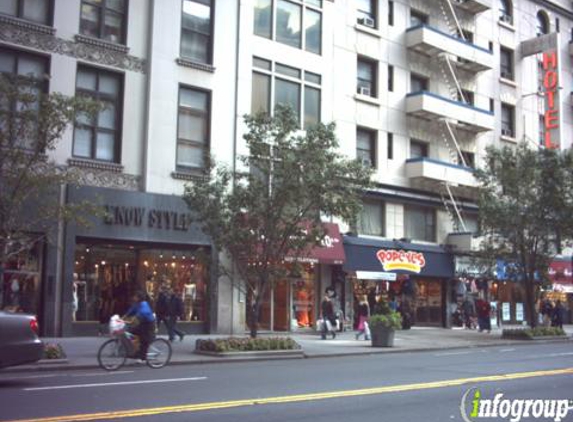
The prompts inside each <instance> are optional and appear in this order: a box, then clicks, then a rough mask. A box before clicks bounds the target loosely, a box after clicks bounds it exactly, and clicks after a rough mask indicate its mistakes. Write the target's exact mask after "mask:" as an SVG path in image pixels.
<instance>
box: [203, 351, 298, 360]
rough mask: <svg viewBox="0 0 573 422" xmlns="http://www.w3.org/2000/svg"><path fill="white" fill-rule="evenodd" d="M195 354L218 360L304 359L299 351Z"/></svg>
mask: <svg viewBox="0 0 573 422" xmlns="http://www.w3.org/2000/svg"><path fill="white" fill-rule="evenodd" d="M194 353H195V354H197V355H203V356H213V357H219V358H246V359H248V358H270V359H272V358H281V359H284V358H293V359H294V358H304V351H303V350H302V349H299V350H260V351H248V352H210V351H205V350H195V351H194Z"/></svg>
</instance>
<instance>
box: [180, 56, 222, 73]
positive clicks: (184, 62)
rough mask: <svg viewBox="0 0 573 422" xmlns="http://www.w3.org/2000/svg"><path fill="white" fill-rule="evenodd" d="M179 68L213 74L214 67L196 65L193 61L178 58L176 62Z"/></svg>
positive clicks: (202, 64) (201, 64) (203, 64)
mask: <svg viewBox="0 0 573 422" xmlns="http://www.w3.org/2000/svg"><path fill="white" fill-rule="evenodd" d="M175 61H176V62H177V64H178V65H179V66H184V67H190V68H192V69H198V70H204V71H205V72H211V73H214V72H215V67H213V66H211V65H210V64H205V63H197V62H194V61H193V60H189V59H185V58H183V57H178V58H177V59H176V60H175Z"/></svg>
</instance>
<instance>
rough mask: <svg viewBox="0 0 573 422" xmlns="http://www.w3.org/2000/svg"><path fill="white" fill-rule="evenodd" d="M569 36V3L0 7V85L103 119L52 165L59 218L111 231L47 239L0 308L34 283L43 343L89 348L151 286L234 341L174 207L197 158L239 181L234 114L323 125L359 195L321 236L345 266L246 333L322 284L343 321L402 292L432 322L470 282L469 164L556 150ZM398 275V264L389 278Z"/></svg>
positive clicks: (225, 1)
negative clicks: (505, 154) (212, 161)
mask: <svg viewBox="0 0 573 422" xmlns="http://www.w3.org/2000/svg"><path fill="white" fill-rule="evenodd" d="M572 27H573V12H572V10H571V4H570V2H568V1H566V0H523V1H519V2H517V1H515V0H514V1H513V2H512V1H511V0H423V1H422V0H411V1H408V0H395V1H389V0H236V1H233V0H218V1H217V0H162V1H159V0H137V1H136V0H132V1H128V0H105V1H103V0H102V1H97V2H96V1H92V0H71V1H70V0H35V1H32V0H13V1H5V2H1V4H0V54H1V56H0V66H1V69H2V72H14V73H29V72H32V73H34V74H36V75H38V77H43V75H49V78H48V83H47V84H46V89H47V90H49V91H50V92H55V91H59V92H63V93H65V94H69V95H74V94H75V93H82V94H87V95H90V96H93V97H95V98H98V99H100V100H102V101H104V102H105V103H106V104H109V107H108V108H106V110H105V111H103V112H102V113H100V115H99V116H98V118H97V121H85V120H79V121H78V122H77V123H76V125H75V127H73V128H70V130H69V131H68V132H67V133H66V136H65V137H64V138H63V139H62V141H61V142H60V143H59V145H58V148H57V149H56V151H54V153H53V157H54V159H55V160H56V161H57V162H58V163H60V164H65V165H69V166H71V167H74V169H77V171H79V172H80V174H81V175H82V176H81V180H82V183H81V186H80V187H74V188H72V187H68V188H67V190H66V192H65V200H68V201H78V200H81V199H88V198H89V199H92V200H93V199H94V198H97V201H99V202H100V203H102V204H103V205H105V206H106V207H107V209H108V216H107V217H106V218H105V219H96V220H94V224H93V225H92V227H89V228H86V227H74V226H73V225H69V227H65V228H63V227H62V228H61V230H60V236H59V237H57V238H58V242H57V244H56V245H51V244H50V245H47V246H46V247H45V248H44V247H43V246H42V245H38V247H37V248H36V249H37V250H36V251H35V252H34V258H33V259H28V260H27V263H26V264H24V265H20V264H18V266H17V268H16V267H15V268H13V269H12V273H11V274H7V275H6V276H5V280H4V281H3V282H4V283H5V286H7V288H5V289H4V291H5V292H8V293H6V295H8V296H9V291H10V289H9V288H8V287H9V285H10V283H12V280H13V279H16V280H17V282H18V283H20V284H21V285H22V287H23V286H24V284H25V283H31V284H30V286H32V287H33V288H32V287H30V289H31V290H33V292H34V297H35V299H34V300H35V303H37V304H38V306H37V307H36V308H35V309H31V310H32V311H34V312H38V313H40V315H41V317H42V321H43V326H44V331H45V333H49V334H65V335H69V334H75V333H83V332H88V331H90V330H93V329H94V324H95V323H97V322H98V321H100V320H101V321H102V322H103V321H104V320H105V318H107V317H108V316H109V314H110V313H111V312H114V311H118V312H119V311H120V309H121V308H122V307H124V306H125V301H126V300H127V297H128V294H129V292H130V291H131V290H133V289H134V288H135V287H136V286H145V287H146V288H147V290H148V293H149V294H150V296H151V297H152V298H153V297H155V295H157V293H158V289H159V288H160V286H162V285H171V286H172V287H173V288H175V290H176V291H177V292H178V294H181V296H182V298H183V299H184V302H185V312H186V319H187V320H188V321H187V322H186V327H185V328H186V329H187V330H189V331H195V332H203V331H212V332H215V331H218V332H233V331H234V332H240V331H241V330H242V329H243V328H244V322H245V318H244V302H245V301H244V297H243V296H242V295H241V294H240V292H238V291H237V290H236V289H233V288H232V287H231V286H230V284H229V283H228V282H226V281H224V280H216V279H214V278H213V277H212V276H211V275H209V272H208V266H209V262H210V259H211V255H212V254H213V252H212V250H211V248H210V243H209V239H208V238H206V237H205V236H203V235H202V234H201V233H199V231H197V230H196V228H195V227H194V226H189V224H188V215H187V213H188V210H187V208H186V205H185V204H184V203H183V201H182V200H181V199H180V195H181V194H182V193H183V189H184V185H185V182H186V181H188V180H192V178H193V176H194V175H196V174H197V171H198V170H200V169H201V167H202V166H203V165H204V159H205V157H206V154H209V155H212V156H214V157H215V158H216V159H217V160H219V161H223V162H226V163H228V164H230V165H237V161H236V159H237V157H238V155H240V154H244V153H245V152H246V150H245V144H244V141H243V140H242V135H243V133H244V131H245V126H244V124H243V122H242V117H241V116H242V115H244V114H245V113H251V112H256V111H260V110H266V111H268V112H270V113H272V110H273V106H274V105H275V104H277V103H287V104H290V105H291V106H292V107H293V108H294V109H295V110H296V111H297V112H298V113H299V116H300V122H301V128H302V129H304V127H305V126H308V125H311V124H313V123H315V122H318V121H323V122H329V121H334V122H335V123H336V125H337V126H336V127H337V129H336V130H337V135H338V138H339V140H340V149H341V152H343V153H344V154H345V155H347V156H348V157H349V158H357V159H359V160H361V161H362V162H364V163H365V164H366V165H369V166H372V167H373V168H374V169H375V175H374V178H375V181H376V182H377V188H376V189H374V190H373V191H371V192H367V193H366V195H365V207H364V211H363V213H362V214H361V216H360V218H359V219H358V223H357V224H356V225H355V226H349V225H348V224H346V223H345V222H340V221H334V222H333V223H337V224H338V225H339V227H340V230H341V231H342V232H344V233H346V235H345V236H344V245H345V251H346V261H345V263H344V264H343V265H340V264H341V263H340V262H339V260H332V261H328V260H321V259H317V260H316V261H315V262H313V263H312V264H311V265H309V266H308V267H307V269H306V271H305V273H304V274H302V275H300V276H299V277H298V278H297V279H293V280H289V281H288V282H286V283H284V285H281V286H278V287H277V289H276V291H272V292H271V294H270V295H269V298H268V301H267V303H266V304H265V306H264V309H263V321H262V325H263V326H264V327H265V328H268V329H273V330H288V329H291V328H293V327H295V326H296V324H295V322H294V321H295V320H296V321H298V325H311V324H312V321H313V320H314V318H315V317H316V316H317V313H318V310H317V308H318V303H319V300H320V296H321V292H323V291H324V290H325V289H326V288H327V287H329V286H331V287H332V288H333V291H335V292H336V294H337V297H338V299H339V301H340V306H341V308H342V309H343V310H344V311H345V312H346V313H347V315H351V314H352V308H353V300H354V298H355V297H357V296H360V295H363V294H370V296H371V297H372V296H373V295H374V294H376V293H379V292H380V290H381V289H382V290H383V289H384V288H385V282H387V281H390V284H389V285H390V290H391V291H392V290H393V289H398V290H403V291H405V292H407V291H411V290H417V291H418V295H417V303H416V306H417V316H418V320H419V322H421V323H429V324H439V325H447V324H448V319H449V316H448V315H449V307H450V305H451V302H452V301H453V300H455V289H456V288H458V287H459V286H458V284H459V283H455V282H454V281H453V280H455V279H456V277H457V276H460V275H466V274H467V273H468V272H470V273H471V271H472V269H471V268H470V266H468V263H467V260H465V258H463V257H462V255H464V254H465V253H468V252H471V249H472V247H473V245H472V243H473V242H472V237H471V235H468V233H470V234H471V233H473V232H476V231H477V206H476V203H475V199H476V193H475V180H474V178H473V175H472V171H473V170H472V169H473V168H475V167H476V166H479V165H480V163H481V162H482V160H483V157H484V152H485V149H486V147H487V146H489V145H495V146H502V145H516V144H517V143H520V142H527V143H529V144H531V146H532V147H538V146H539V145H540V144H541V145H545V144H547V143H548V142H549V143H552V144H554V145H559V147H560V148H569V147H571V139H572V136H573V121H572V118H571V116H572V114H571V109H570V107H571V99H570V97H571V94H570V93H571V92H572V91H573V86H572V85H571V81H572V80H573V75H572V71H573V70H572V66H571V60H572V56H573V48H572V47H571V45H572V44H571V43H570V41H571V33H572ZM543 53H547V54H546V55H545V61H544V56H543ZM553 53H555V54H553ZM552 72H554V73H552ZM549 92H551V94H549ZM549 98H552V99H553V101H551V102H549V101H548V99H549ZM546 103H547V104H546ZM334 236H335V237H336V235H334ZM336 240H339V241H341V239H340V238H339V239H336ZM42 251H44V252H42ZM380 251H383V252H382V253H381V252H380ZM399 251H404V252H406V254H405V255H401V257H400V255H396V254H395V253H394V252H399ZM452 251H453V252H454V253H453V254H452ZM404 257H405V258H404ZM400 259H402V260H404V259H405V260H409V263H410V264H412V265H413V266H410V269H409V270H407V271H405V270H402V271H395V268H396V266H395V265H394V267H393V266H392V265H391V264H397V262H395V261H396V260H400ZM398 267H399V265H398ZM392 268H394V270H392ZM8 273H9V271H8ZM397 273H398V274H397ZM18 274H20V275H18ZM29 280H33V281H29ZM394 280H396V281H397V282H393V281H394ZM393 286H400V287H399V288H396V287H393ZM486 286H487V283H486ZM489 287H490V288H491V287H492V286H491V283H490V285H489ZM496 288H497V287H496ZM501 290H502V288H501V287H499V291H497V292H496V294H502V292H501ZM452 291H454V293H453V294H451V293H452ZM503 294H504V295H506V293H503ZM511 294H513V293H511ZM511 294H510V293H507V295H508V297H509V296H510V295H511ZM515 294H518V293H515ZM452 296H453V297H452ZM11 299H13V298H11V297H6V300H7V301H10V300H11ZM508 300H509V299H508ZM510 311H511V313H512V317H511V318H512V320H515V319H516V317H517V315H516V314H517V313H518V311H517V310H516V309H514V308H512V309H511V310H510Z"/></svg>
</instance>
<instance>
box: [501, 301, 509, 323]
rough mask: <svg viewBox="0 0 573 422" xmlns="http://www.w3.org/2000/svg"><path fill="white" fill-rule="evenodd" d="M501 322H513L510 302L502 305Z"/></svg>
mask: <svg viewBox="0 0 573 422" xmlns="http://www.w3.org/2000/svg"><path fill="white" fill-rule="evenodd" d="M501 320H502V321H511V308H510V303H509V302H503V303H502V304H501Z"/></svg>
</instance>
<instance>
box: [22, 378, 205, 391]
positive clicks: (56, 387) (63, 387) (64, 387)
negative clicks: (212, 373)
mask: <svg viewBox="0 0 573 422" xmlns="http://www.w3.org/2000/svg"><path fill="white" fill-rule="evenodd" d="M206 379H207V377H191V378H170V379H161V380H140V381H121V382H100V383H95V384H74V385H52V386H49V387H33V388H23V390H24V391H44V390H68V389H71V388H93V387H113V386H117V385H137V384H160V383H168V382H185V381H201V380H206Z"/></svg>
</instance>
